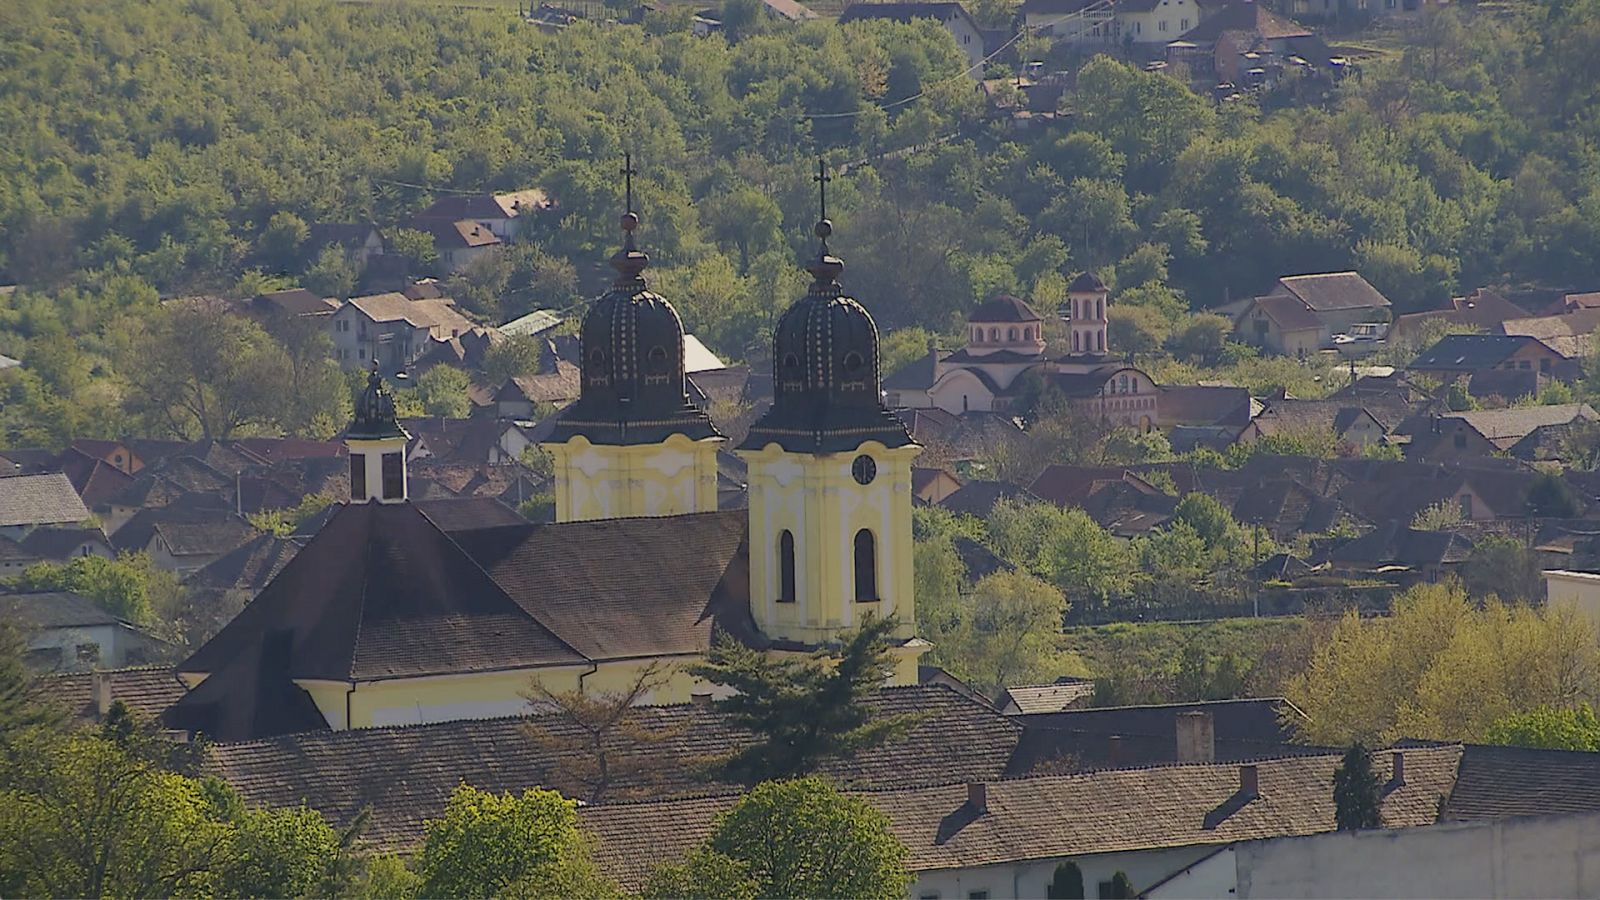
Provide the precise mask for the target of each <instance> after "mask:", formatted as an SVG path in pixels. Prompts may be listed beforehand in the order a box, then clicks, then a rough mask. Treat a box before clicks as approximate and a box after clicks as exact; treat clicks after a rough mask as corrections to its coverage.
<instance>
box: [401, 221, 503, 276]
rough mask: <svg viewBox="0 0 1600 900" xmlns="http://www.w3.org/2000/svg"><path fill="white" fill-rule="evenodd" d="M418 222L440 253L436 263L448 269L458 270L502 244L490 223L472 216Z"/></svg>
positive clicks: (451, 270)
mask: <svg viewBox="0 0 1600 900" xmlns="http://www.w3.org/2000/svg"><path fill="white" fill-rule="evenodd" d="M417 225H419V226H421V228H420V230H422V231H426V232H427V233H428V234H429V235H431V236H432V237H433V249H434V252H435V253H437V254H439V265H440V266H441V267H443V268H444V270H445V271H447V272H459V271H461V270H462V269H465V268H466V267H467V266H470V265H472V263H473V261H475V260H477V259H478V258H479V257H481V256H485V255H487V254H490V253H497V252H499V250H500V245H501V244H503V243H504V241H503V240H502V239H501V238H500V236H499V235H497V234H495V233H494V232H493V231H491V230H490V229H489V226H487V225H484V224H482V223H480V222H474V221H472V220H471V219H458V220H456V221H454V222H450V221H445V220H443V219H421V220H418V221H417Z"/></svg>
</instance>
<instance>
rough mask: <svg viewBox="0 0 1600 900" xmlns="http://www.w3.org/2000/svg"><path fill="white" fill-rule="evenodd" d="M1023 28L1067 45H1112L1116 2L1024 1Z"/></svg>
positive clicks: (1080, 0)
mask: <svg viewBox="0 0 1600 900" xmlns="http://www.w3.org/2000/svg"><path fill="white" fill-rule="evenodd" d="M1022 18H1023V24H1024V27H1026V28H1027V29H1028V30H1029V31H1030V32H1032V33H1034V34H1041V35H1044V36H1046V37H1049V38H1050V39H1051V40H1052V41H1054V42H1056V43H1064V44H1068V45H1070V46H1093V45H1101V46H1105V45H1115V44H1116V42H1117V35H1118V31H1117V20H1116V5H1115V3H1114V2H1112V0H1024V2H1023V4H1022Z"/></svg>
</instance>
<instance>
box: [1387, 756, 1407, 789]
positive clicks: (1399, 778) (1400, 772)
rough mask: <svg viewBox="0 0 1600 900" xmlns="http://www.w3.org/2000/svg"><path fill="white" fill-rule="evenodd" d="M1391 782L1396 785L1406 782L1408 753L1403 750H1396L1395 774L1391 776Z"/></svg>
mask: <svg viewBox="0 0 1600 900" xmlns="http://www.w3.org/2000/svg"><path fill="white" fill-rule="evenodd" d="M1389 783H1390V784H1393V785H1396V786H1399V785H1402V784H1405V783H1406V754H1405V751H1403V750H1396V751H1395V752H1394V774H1392V775H1390V776H1389Z"/></svg>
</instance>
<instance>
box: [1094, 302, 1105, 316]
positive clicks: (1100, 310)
mask: <svg viewBox="0 0 1600 900" xmlns="http://www.w3.org/2000/svg"><path fill="white" fill-rule="evenodd" d="M1094 317H1095V318H1096V319H1104V318H1105V317H1106V302H1105V301H1104V300H1096V301H1095V302H1094Z"/></svg>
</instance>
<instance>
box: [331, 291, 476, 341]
mask: <svg viewBox="0 0 1600 900" xmlns="http://www.w3.org/2000/svg"><path fill="white" fill-rule="evenodd" d="M350 305H352V306H354V307H355V308H356V309H357V310H360V311H361V312H362V313H363V314H364V315H366V316H367V318H369V319H371V320H372V321H374V322H394V321H399V320H404V321H406V322H407V323H409V324H410V325H411V326H413V327H415V328H430V329H438V330H440V331H443V332H446V333H448V332H456V333H458V334H464V333H466V332H468V331H471V330H472V328H473V327H474V326H473V324H472V322H471V321H469V320H468V319H467V318H466V317H465V316H463V315H461V313H459V312H457V311H456V307H455V304H454V303H452V302H450V301H448V300H412V299H411V298H410V297H407V296H406V295H405V294H400V293H388V294H372V295H370V296H366V297H351V298H350Z"/></svg>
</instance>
